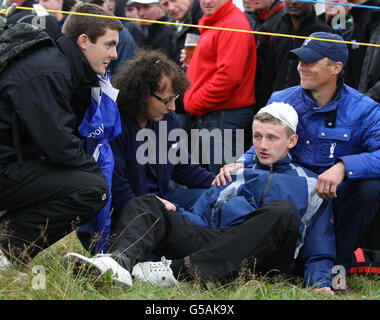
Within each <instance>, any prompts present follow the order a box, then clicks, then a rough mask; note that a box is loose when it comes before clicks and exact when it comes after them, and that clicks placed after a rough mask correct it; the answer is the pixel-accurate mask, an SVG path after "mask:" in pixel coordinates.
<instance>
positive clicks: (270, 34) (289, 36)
mask: <svg viewBox="0 0 380 320" xmlns="http://www.w3.org/2000/svg"><path fill="white" fill-rule="evenodd" d="M16 9H21V10H35V11H38V10H40V11H47V12H51V13H62V14H74V15H79V16H88V17H97V18H106V19H118V20H131V21H139V22H148V23H160V24H168V25H174V26H184V27H192V28H204V29H214V30H222V31H233V32H242V33H253V34H260V35H265V36H274V37H284V38H297V39H308V38H309V37H305V36H296V35H291V34H284V33H272V32H263V31H252V30H241V29H231V28H221V27H211V26H199V25H196V24H187V23H180V22H168V21H156V20H146V19H136V18H127V17H116V16H106V15H98V14H92V13H81V12H72V11H61V10H48V9H35V8H26V7H16ZM313 40H319V41H326V42H339V43H346V44H353V45H360V46H368V47H378V48H380V44H375V43H364V42H355V41H344V40H332V39H322V38H313Z"/></svg>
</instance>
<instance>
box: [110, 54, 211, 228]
mask: <svg viewBox="0 0 380 320" xmlns="http://www.w3.org/2000/svg"><path fill="white" fill-rule="evenodd" d="M112 84H113V86H114V87H115V88H117V89H119V90H120V91H119V95H118V99H117V102H118V107H119V110H120V114H121V118H122V134H121V135H120V136H118V137H117V138H116V139H115V140H114V141H113V142H112V143H111V146H112V150H113V153H114V158H115V168H114V174H113V182H112V195H113V206H114V208H115V211H114V214H113V222H114V221H116V220H117V219H116V217H117V215H118V212H120V211H121V210H122V209H123V208H124V206H125V205H126V203H127V202H128V201H129V200H130V199H132V198H134V197H136V196H140V195H144V194H148V193H150V194H156V195H157V196H159V197H161V198H164V199H166V200H169V201H171V202H174V203H176V204H178V205H179V206H181V207H184V208H189V207H190V206H191V205H192V203H193V202H195V200H196V199H197V198H198V197H199V195H200V193H201V192H203V190H204V188H209V187H210V186H211V183H212V181H213V179H214V174H213V173H211V172H208V171H207V170H205V169H204V168H202V167H201V166H200V165H198V164H194V163H191V159H190V156H189V155H188V154H187V151H186V154H187V157H186V158H187V161H185V162H186V163H184V162H182V163H181V162H179V163H175V164H173V163H171V162H170V157H167V155H168V153H169V151H170V150H171V149H172V150H173V149H175V148H176V147H177V146H178V145H179V143H181V141H178V139H177V140H176V141H168V134H169V133H170V132H171V130H173V129H178V128H179V122H178V118H177V116H176V114H175V112H174V111H175V100H176V99H177V98H178V97H179V96H180V95H181V94H183V92H184V91H185V90H186V88H187V87H188V86H189V82H188V80H187V78H186V74H185V72H184V71H183V70H182V69H181V68H180V67H179V66H178V65H177V64H176V63H175V62H174V61H172V60H171V59H169V58H168V57H167V56H165V54H163V53H161V52H159V51H155V50H146V49H141V50H139V51H138V54H137V57H136V58H135V59H133V60H131V61H129V62H128V63H127V64H126V65H124V66H123V67H122V68H121V69H120V71H119V72H117V73H116V75H115V76H114V78H113V82H112ZM142 129H145V131H141V130H142ZM147 129H150V130H147ZM147 131H149V132H150V133H153V136H152V135H147V136H144V133H145V132H147ZM141 135H143V136H144V141H141V139H140V138H139V137H140V136H141ZM147 137H149V138H148V139H145V138H147ZM147 140H148V141H147ZM148 144H150V146H153V148H152V149H151V150H154V152H153V157H149V158H147V161H146V162H145V163H142V162H141V159H140V158H139V156H138V154H139V152H140V151H141V150H142V149H143V148H144V146H146V145H148ZM140 153H141V152H140ZM148 153H149V150H148ZM165 153H166V157H163V155H164V154H165ZM162 159H166V161H165V162H162V161H161V160H162ZM170 180H173V181H175V182H176V183H178V184H180V185H184V186H186V187H188V188H177V189H174V188H173V186H172V183H171V184H170V185H169V181H170Z"/></svg>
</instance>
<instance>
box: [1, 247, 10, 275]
mask: <svg viewBox="0 0 380 320" xmlns="http://www.w3.org/2000/svg"><path fill="white" fill-rule="evenodd" d="M10 265H11V263H10V262H9V260H8V258H7V257H6V256H5V254H4V253H3V251H2V250H1V249H0V271H1V270H7V269H8V268H9V266H10Z"/></svg>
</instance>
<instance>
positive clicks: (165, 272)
mask: <svg viewBox="0 0 380 320" xmlns="http://www.w3.org/2000/svg"><path fill="white" fill-rule="evenodd" d="M171 263H172V261H171V260H166V259H165V257H162V258H161V261H159V262H151V261H147V262H140V263H138V264H136V265H135V266H134V267H133V269H132V276H133V277H135V278H137V279H139V280H141V281H145V282H151V283H157V284H160V285H162V286H163V287H174V286H175V285H177V284H178V281H177V280H176V279H175V278H174V275H173V271H172V269H171V268H170V265H171Z"/></svg>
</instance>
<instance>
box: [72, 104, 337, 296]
mask: <svg viewBox="0 0 380 320" xmlns="http://www.w3.org/2000/svg"><path fill="white" fill-rule="evenodd" d="M297 124H298V116H297V113H296V112H295V110H294V109H293V107H291V106H290V105H287V104H284V103H273V104H271V105H269V106H266V107H264V108H263V109H261V110H260V111H259V113H258V114H257V115H256V116H255V118H254V121H253V144H254V146H255V150H256V163H255V164H254V165H253V166H252V167H251V168H246V169H241V170H238V171H237V172H236V174H235V175H234V176H233V181H232V182H231V184H228V185H227V186H226V187H217V186H216V185H215V186H213V187H211V188H210V189H209V190H208V191H206V192H204V193H203V194H202V196H201V197H200V198H199V199H198V201H197V202H196V203H195V205H194V206H193V208H192V209H191V212H188V211H185V210H183V209H181V208H179V209H177V208H176V207H175V206H174V205H173V204H172V203H170V202H169V201H166V200H162V199H160V198H158V197H156V196H154V195H144V196H140V197H137V198H135V199H132V200H131V201H129V202H128V204H127V205H126V207H125V208H124V210H123V211H122V214H121V215H120V217H119V220H118V222H117V223H116V224H115V225H116V228H117V229H115V230H114V231H115V233H116V236H115V239H114V240H113V243H112V245H111V248H110V254H108V255H96V256H95V257H94V258H86V257H84V256H82V255H79V254H76V253H69V254H67V255H66V256H65V257H66V258H74V259H76V260H79V262H83V263H87V264H90V265H93V266H95V267H96V268H98V269H99V270H100V271H101V272H103V273H104V272H106V271H107V270H108V269H112V271H113V279H114V281H115V282H116V283H121V284H125V285H128V286H132V277H131V274H130V273H129V271H128V270H130V269H132V268H133V269H132V276H134V277H135V278H137V279H139V280H142V281H149V282H158V283H161V285H164V286H173V285H175V284H177V282H178V281H177V279H185V278H189V277H191V276H192V275H193V273H194V272H195V271H196V272H197V273H198V276H200V278H201V279H202V280H204V281H206V282H207V281H217V280H222V279H226V278H227V277H231V276H233V275H236V274H237V273H238V271H239V270H240V268H241V266H242V263H244V265H246V263H248V265H249V266H252V267H253V269H254V270H255V272H268V271H270V270H274V269H276V270H279V271H280V272H282V273H285V274H292V273H293V272H294V270H295V263H294V262H295V259H296V260H297V262H300V263H301V265H302V267H304V276H305V285H306V286H315V287H317V288H319V289H320V290H325V291H331V289H330V287H331V268H332V267H333V263H334V259H335V238H334V228H333V226H332V224H331V223H330V220H331V216H332V210H331V202H330V201H329V200H324V199H321V198H319V197H318V196H317V194H316V191H315V183H316V175H315V174H313V173H311V172H309V171H308V170H306V169H304V168H302V167H300V166H298V165H295V164H293V163H292V162H291V159H290V157H289V155H288V151H289V149H291V148H293V147H294V146H295V145H296V143H297V139H298V136H297V134H296V133H295V130H296V128H297ZM191 220H192V221H191ZM207 227H208V228H207ZM149 252H153V253H154V254H156V255H158V256H165V257H168V258H169V259H172V260H166V259H165V258H162V261H161V262H150V261H147V262H139V263H137V262H138V261H139V260H141V259H142V258H143V257H144V256H145V254H147V253H149ZM136 263H137V264H136Z"/></svg>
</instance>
